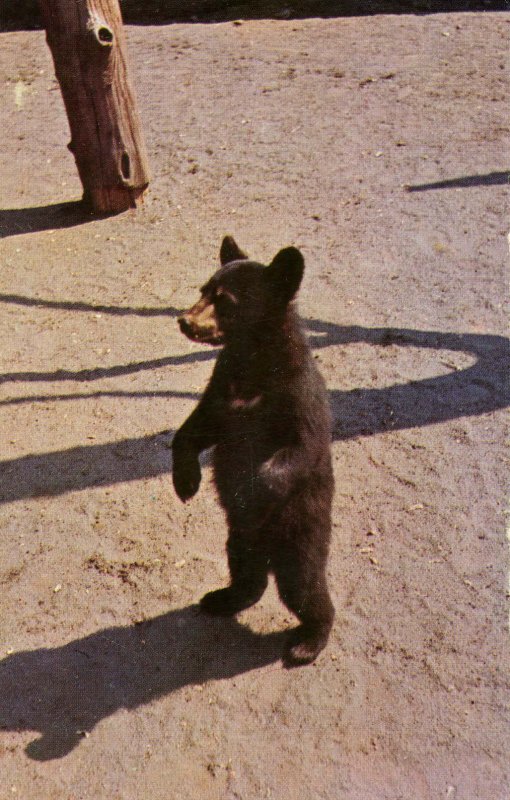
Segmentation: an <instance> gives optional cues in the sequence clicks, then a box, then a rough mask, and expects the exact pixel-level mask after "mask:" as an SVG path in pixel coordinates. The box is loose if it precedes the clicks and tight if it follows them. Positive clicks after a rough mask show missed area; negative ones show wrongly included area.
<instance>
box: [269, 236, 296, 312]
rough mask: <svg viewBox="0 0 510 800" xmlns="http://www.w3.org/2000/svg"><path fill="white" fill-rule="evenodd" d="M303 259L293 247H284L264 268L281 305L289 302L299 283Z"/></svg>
mask: <svg viewBox="0 0 510 800" xmlns="http://www.w3.org/2000/svg"><path fill="white" fill-rule="evenodd" d="M304 270H305V260H304V258H303V256H302V255H301V253H300V252H299V250H297V249H296V248H295V247H285V248H284V249H283V250H280V252H279V253H277V254H276V255H275V257H274V258H273V260H272V261H271V263H270V265H269V266H268V267H266V269H265V275H266V278H267V280H269V281H270V283H271V287H272V289H273V291H274V293H275V295H276V297H277V298H278V300H279V302H280V303H282V305H287V303H290V301H291V300H292V298H293V297H294V295H295V294H296V292H297V290H298V289H299V287H300V285H301V279H302V277H303V272H304Z"/></svg>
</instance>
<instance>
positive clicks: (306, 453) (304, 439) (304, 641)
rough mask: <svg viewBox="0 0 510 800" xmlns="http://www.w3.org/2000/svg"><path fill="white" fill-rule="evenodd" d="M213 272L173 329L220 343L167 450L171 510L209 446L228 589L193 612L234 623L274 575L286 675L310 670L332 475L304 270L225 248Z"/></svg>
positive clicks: (318, 624)
mask: <svg viewBox="0 0 510 800" xmlns="http://www.w3.org/2000/svg"><path fill="white" fill-rule="evenodd" d="M220 257H221V263H222V268H221V269H220V270H219V271H218V272H217V273H216V274H215V275H213V277H212V278H211V279H210V280H209V281H208V283H207V284H206V285H205V286H204V287H203V288H202V296H201V299H200V300H199V301H198V303H197V304H196V305H195V306H194V307H193V308H192V309H190V311H188V312H187V313H186V314H185V315H183V316H182V317H181V318H180V320H179V324H180V326H181V329H182V330H183V332H184V333H185V334H186V335H187V336H189V338H191V339H193V340H195V341H203V342H209V343H211V344H218V343H221V344H223V345H224V346H223V349H222V351H221V352H220V355H219V357H218V360H217V363H216V366H215V368H214V371H213V374H212V376H211V379H210V382H209V385H208V386H207V389H206V390H205V393H204V395H203V397H202V399H201V401H200V403H199V405H198V406H197V408H196V409H195V410H194V411H193V413H192V414H191V416H190V417H189V418H188V419H187V420H186V422H185V423H184V424H183V425H182V427H181V428H180V429H179V430H178V431H177V433H176V435H175V438H174V441H173V457H174V467H173V481H174V486H175V490H176V492H177V494H178V495H179V497H180V498H181V500H183V501H184V500H187V499H189V498H190V497H192V496H193V495H194V494H195V493H196V491H197V490H198V486H199V483H200V465H199V461H198V455H199V453H200V452H201V451H202V450H204V449H206V448H209V447H212V446H215V451H214V477H215V482H216V486H217V488H218V494H219V497H220V501H221V504H222V506H223V508H224V509H225V512H226V515H227V520H228V526H229V535H228V542H227V552H228V560H229V567H230V575H231V583H230V586H228V587H226V588H225V589H219V590H217V591H214V592H209V593H208V594H206V595H205V596H204V597H203V598H202V600H201V607H202V608H203V609H204V610H205V611H207V612H209V613H212V614H223V615H232V614H235V613H237V612H238V611H241V610H242V609H243V608H247V607H248V606H250V605H252V604H253V603H255V602H256V601H257V600H258V599H259V598H260V597H261V595H262V593H263V592H264V590H265V588H266V586H267V577H268V573H269V572H272V573H273V574H274V576H275V579H276V583H277V586H278V591H279V594H280V597H281V599H282V600H283V602H284V603H285V605H286V606H287V607H288V608H289V609H290V610H291V611H293V612H294V614H295V615H296V616H297V617H298V618H299V620H300V622H301V625H300V626H299V627H298V628H296V629H294V631H293V632H292V634H291V637H290V641H289V644H288V647H287V650H286V653H285V660H286V663H287V664H288V665H292V664H304V663H308V662H310V661H313V660H314V659H315V658H316V656H317V655H318V653H319V652H320V651H321V650H322V648H323V647H324V646H325V644H326V642H327V640H328V636H329V633H330V630H331V625H332V622H333V616H334V610H333V605H332V603H331V599H330V597H329V593H328V589H327V584H326V561H327V556H328V549H329V541H330V531H331V499H332V493H333V474H332V468H331V456H330V440H331V432H330V427H331V426H330V415H329V409H328V402H327V397H326V391H325V386H324V382H323V380H322V378H321V376H320V375H319V373H318V371H317V368H316V366H315V363H314V361H313V358H312V356H311V352H310V348H309V346H308V343H307V341H306V339H305V337H304V334H303V332H302V330H301V327H300V323H299V318H298V316H297V314H296V312H295V310H294V308H293V305H292V300H293V298H294V296H295V294H296V292H297V290H298V288H299V285H300V283H301V278H302V275H303V270H304V263H303V257H302V255H301V253H300V252H299V251H298V250H296V249H295V248H290V247H289V248H286V249H285V250H281V251H280V252H279V253H278V255H277V256H276V257H275V259H274V260H273V262H272V263H271V264H270V265H269V267H264V266H262V265H261V264H257V263H256V262H253V261H249V260H248V259H247V258H246V256H245V255H244V253H242V252H241V251H240V250H239V248H238V247H237V245H236V243H235V242H234V240H233V239H231V238H229V237H227V238H226V239H225V240H224V242H223V244H222V248H221V253H220Z"/></svg>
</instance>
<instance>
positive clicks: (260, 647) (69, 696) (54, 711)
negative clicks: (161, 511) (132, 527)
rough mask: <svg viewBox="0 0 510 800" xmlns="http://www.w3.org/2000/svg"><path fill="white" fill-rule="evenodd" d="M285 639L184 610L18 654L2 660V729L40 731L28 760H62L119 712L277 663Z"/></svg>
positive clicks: (195, 609)
mask: <svg viewBox="0 0 510 800" xmlns="http://www.w3.org/2000/svg"><path fill="white" fill-rule="evenodd" d="M287 635H288V632H287V631H282V632H277V633H270V634H256V633H253V632H252V631H251V630H250V629H249V628H247V627H244V626H243V625H241V624H240V623H239V622H237V621H236V620H230V619H229V620H225V619H221V620H218V619H214V618H211V617H207V616H206V615H204V614H202V613H201V612H200V611H199V610H198V607H196V606H189V607H187V608H183V609H179V610H175V611H170V612H168V613H167V614H162V615H161V616H158V617H154V618H153V619H149V620H146V621H144V622H143V623H141V624H139V625H138V624H137V625H128V626H126V627H115V628H107V629H105V630H100V631H97V632H96V633H93V634H91V635H90V636H86V637H84V638H82V639H75V640H74V641H71V642H69V643H68V644H66V645H64V646H63V647H55V648H41V649H38V650H27V651H20V652H18V653H15V654H13V655H9V656H7V657H6V658H4V659H3V660H2V661H0V730H14V731H24V730H29V731H37V732H39V734H40V737H39V738H38V739H35V740H34V741H32V742H31V743H30V744H29V745H28V746H27V748H26V753H27V755H28V756H29V757H30V758H33V759H36V760H38V761H48V760H50V759H55V758H62V757H63V756H65V755H67V753H69V752H70V751H71V750H73V749H74V748H75V747H76V746H77V745H78V744H79V742H80V741H81V740H82V739H83V737H84V736H85V735H86V734H87V733H89V732H90V731H92V730H93V728H94V727H95V725H97V723H98V722H100V721H101V720H102V719H103V718H104V717H107V716H110V715H111V714H114V713H115V712H116V711H118V710H119V709H121V708H125V709H132V708H136V707H138V706H140V705H143V704H145V703H149V702H151V701H152V700H154V699H156V698H158V697H162V696H164V695H168V694H170V693H171V692H175V691H176V690H178V689H181V688H182V687H184V686H190V685H195V684H202V683H204V682H205V681H210V680H224V679H226V678H232V677H233V676H235V675H240V674H242V673H244V672H249V671H250V670H253V669H258V668H260V667H263V666H266V665H268V664H272V663H274V662H275V661H277V660H278V659H279V658H280V657H281V653H282V649H283V644H284V640H285V637H286V636H287Z"/></svg>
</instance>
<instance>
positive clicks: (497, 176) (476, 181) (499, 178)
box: [405, 170, 510, 192]
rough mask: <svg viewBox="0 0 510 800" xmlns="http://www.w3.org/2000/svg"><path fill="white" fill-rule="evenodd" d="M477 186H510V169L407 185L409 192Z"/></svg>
mask: <svg viewBox="0 0 510 800" xmlns="http://www.w3.org/2000/svg"><path fill="white" fill-rule="evenodd" d="M476 186H510V171H508V170H506V171H504V172H488V173H487V174H486V175H463V176H462V177H460V178H447V179H446V180H444V181H434V182H433V183H417V184H414V185H413V184H411V185H407V186H406V187H405V188H406V191H407V192H428V191H430V190H435V189H470V188H472V187H476Z"/></svg>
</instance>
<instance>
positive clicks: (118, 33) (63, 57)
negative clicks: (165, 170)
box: [39, 0, 149, 213]
mask: <svg viewBox="0 0 510 800" xmlns="http://www.w3.org/2000/svg"><path fill="white" fill-rule="evenodd" d="M39 5H40V8H41V12H42V15H43V19H44V24H45V27H46V39H47V42H48V45H49V47H50V50H51V53H52V55H53V61H54V64H55V73H56V76H57V79H58V82H59V84H60V88H61V91H62V96H63V98H64V103H65V107H66V111H67V117H68V120H69V126H70V128H71V141H70V143H69V149H70V150H71V152H72V153H73V154H74V157H75V159H76V165H77V167H78V172H79V175H80V179H81V182H82V184H83V202H84V203H85V204H86V205H87V206H88V207H89V208H90V209H91V210H92V211H94V212H96V213H109V212H116V211H124V210H125V209H127V208H135V207H136V205H137V203H139V202H141V199H142V195H143V192H144V191H145V189H146V188H147V185H148V183H149V171H148V163H147V155H146V152H145V146H144V143H143V139H142V134H141V129H140V123H139V119H138V112H137V109H136V103H135V98H134V94H133V90H132V88H131V84H130V81H129V76H128V72H127V63H126V47H125V38H124V30H123V27H122V18H121V14H120V8H119V3H118V0H39Z"/></svg>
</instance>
